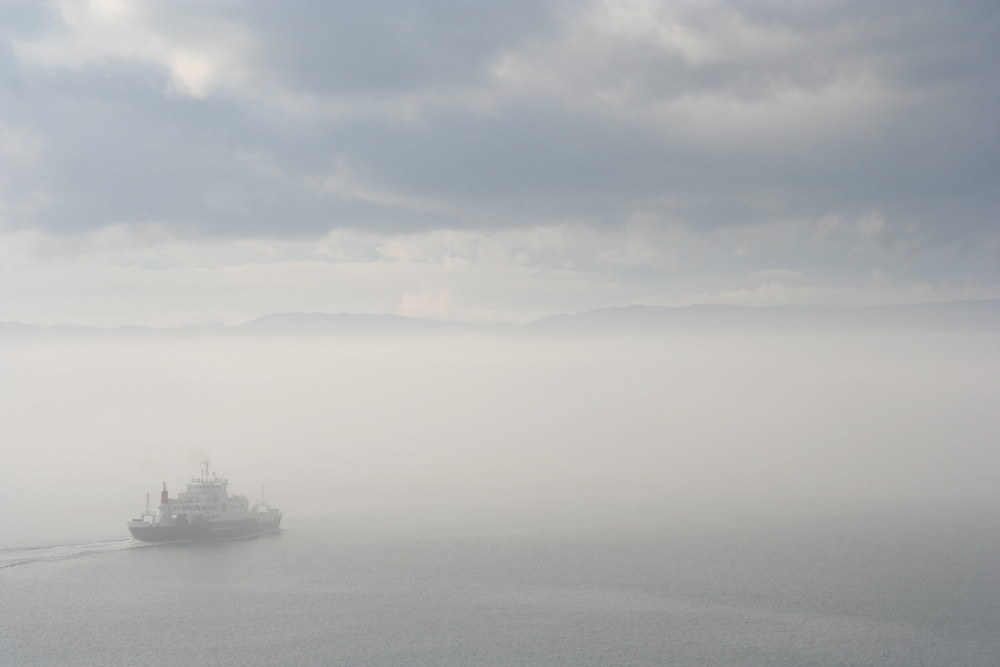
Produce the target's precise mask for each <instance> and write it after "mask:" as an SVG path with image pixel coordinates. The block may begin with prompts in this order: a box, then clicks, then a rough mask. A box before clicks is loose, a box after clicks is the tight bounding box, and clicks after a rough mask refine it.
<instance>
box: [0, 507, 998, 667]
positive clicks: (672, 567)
mask: <svg viewBox="0 0 1000 667" xmlns="http://www.w3.org/2000/svg"><path fill="white" fill-rule="evenodd" d="M0 664H3V665H137V664H143V665H190V664H211V665H313V664H317V665H319V664H336V665H472V664H475V665H760V666H768V667H775V666H778V665H796V666H801V665H900V666H904V665H905V666H907V667H915V666H918V665H935V666H938V665H982V666H988V665H997V664H1000V512H990V511H986V510H982V509H979V510H977V509H974V508H963V509H961V510H954V511H951V512H945V511H939V512H936V513H935V512H926V511H921V512H916V511H914V512H842V513H836V512H828V513H820V512H817V513H814V514H812V515H805V514H800V515H793V514H790V513H789V514H785V515H775V514H766V513H761V514H758V515H754V514H753V513H748V514H745V515H742V516H741V517H740V518H739V519H738V520H737V519H736V518H735V517H733V518H730V519H726V518H725V517H715V518H704V519H697V520H695V519H683V518H678V517H676V516H675V517H673V518H669V517H666V516H662V515H659V514H656V513H655V512H647V513H643V512H641V511H636V512H633V513H630V514H628V515H627V516H604V517H602V518H597V517H584V516H575V517H569V516H547V517H539V516H534V517H531V518H530V519H529V518H527V517H526V516H523V515H517V514H513V515H507V516H495V515H494V516H482V517H477V516H475V514H474V513H473V514H472V515H468V514H467V515H465V516H461V517H447V516H436V517H434V516H419V515H413V514H410V515H406V516H401V515H399V516H396V515H393V514H392V513H388V514H380V515H375V514H372V515H365V514H357V515H354V516H340V517H328V518H326V519H310V520H308V521H304V520H300V521H296V520H295V519H294V518H289V519H288V520H287V527H286V529H285V530H283V531H282V532H281V533H279V534H273V535H265V536H260V537H256V538H253V539H245V540H235V541H223V542H207V543H197V542H176V543H167V544H155V545H147V544H143V543H139V542H135V541H133V540H128V539H118V540H101V541H93V542H86V543H83V542H81V543H74V544H61V545H34V546H31V545H29V546H18V547H10V548H4V549H2V550H0Z"/></svg>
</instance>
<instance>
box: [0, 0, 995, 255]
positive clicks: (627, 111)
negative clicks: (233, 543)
mask: <svg viewBox="0 0 1000 667" xmlns="http://www.w3.org/2000/svg"><path fill="white" fill-rule="evenodd" d="M80 7H81V5H78V6H77V10H78V13H79V9H80ZM139 7H142V11H143V12H145V13H146V16H145V18H144V20H143V21H135V22H133V23H129V24H127V28H128V30H131V31H132V32H127V33H125V34H127V35H129V34H131V35H133V37H136V36H138V38H139V39H140V40H146V41H148V42H149V43H150V44H153V45H157V44H158V45H159V47H157V48H158V49H159V50H156V49H153V50H150V49H152V47H150V49H146V48H145V47H144V46H143V44H144V43H145V42H142V41H140V44H139V45H137V46H133V47H129V48H125V47H123V48H121V49H113V48H105V49H104V50H103V51H102V47H101V46H100V44H98V45H97V46H95V40H94V38H91V39H90V40H89V41H88V40H86V39H84V40H77V41H76V42H73V41H72V38H73V35H74V34H77V33H79V32H80V31H86V30H93V29H94V28H93V26H94V25H99V23H98V22H97V20H96V19H95V20H94V21H91V22H90V23H80V22H79V21H77V22H76V23H74V19H73V17H72V16H69V17H68V18H67V14H66V13H65V12H63V14H62V18H59V17H60V14H59V12H58V11H56V10H57V9H58V6H51V7H50V8H49V9H48V10H47V11H45V12H38V11H37V10H33V9H29V8H28V7H27V5H15V11H14V14H15V16H14V19H16V20H12V22H11V23H10V24H9V26H8V28H7V29H6V30H5V31H4V32H2V33H0V34H2V35H3V39H4V43H3V44H2V45H0V69H2V79H3V81H4V83H5V86H4V88H0V96H2V97H3V100H2V106H0V128H2V129H3V131H4V132H5V133H6V135H5V136H6V137H7V139H6V142H5V144H3V145H4V146H7V147H8V150H7V151H6V154H4V155H3V157H2V158H0V160H2V164H0V170H2V171H0V173H3V174H4V175H6V178H5V179H4V183H3V184H2V185H0V188H2V196H3V197H4V199H5V201H6V205H5V206H4V207H3V208H0V215H2V216H3V218H2V220H0V224H2V225H4V226H6V227H7V228H23V227H41V228H46V229H50V230H79V229H87V228H95V227H100V226H103V225H107V224H112V223H119V222H129V221H135V220H152V221H157V222H161V223H165V224H170V225H173V226H175V228H176V229H178V230H188V231H189V232H192V233H208V234H225V235H231V234H237V235H238V234H252V235H260V234H262V233H266V234H273V235H287V234H301V233H306V234H315V233H318V232H320V231H322V230H325V229H330V228H336V227H355V228H367V229H376V230H399V229H424V228H440V227H474V226H487V227H500V226H510V225H514V226H522V225H531V224H541V223H546V222H550V221H554V220H562V219H567V218H571V219H574V220H581V221H585V222H587V223H589V224H591V225H596V226H607V227H615V226H618V225H620V224H622V223H623V222H626V221H628V220H629V219H631V218H633V217H634V216H636V215H644V216H647V217H648V218H650V219H657V220H664V221H681V222H686V223H689V224H691V225H693V226H694V227H696V228H708V229H716V228H720V227H726V226H733V225H753V224H760V223H763V222H767V221H770V220H781V219H793V218H819V217H822V216H828V215H837V216H847V217H850V216H859V215H864V214H865V213H866V212H869V211H873V210H874V211H877V212H878V213H879V215H881V216H882V217H883V218H884V219H885V220H886V221H887V223H888V224H887V225H886V226H885V227H884V229H882V230H880V231H879V232H878V234H877V235H876V236H877V239H876V240H877V241H879V242H881V243H886V244H892V243H894V240H893V238H894V235H896V236H899V235H902V236H905V237H906V238H907V239H908V241H907V242H910V243H914V242H924V243H940V242H944V241H947V242H951V243H957V244H963V243H966V244H975V243H977V242H979V241H980V240H981V239H983V238H985V237H988V236H989V235H990V234H991V233H993V231H994V230H995V228H996V222H997V221H996V211H997V210H1000V198H998V194H997V188H996V187H995V183H996V182H997V180H998V176H1000V164H998V155H1000V150H998V149H1000V132H998V120H997V119H998V118H1000V92H998V91H1000V83H998V82H1000V77H998V76H997V65H996V64H997V63H998V62H1000V14H998V9H997V7H996V6H995V5H992V4H990V3H972V2H969V3H932V2H926V3H921V2H917V3H907V4H906V5H900V4H898V3H869V2H864V3H860V2H858V3H807V4H806V3H787V4H786V3H776V2H739V3H729V4H726V3H719V4H710V5H709V4H687V3H678V4H676V5H673V4H669V3H667V4H664V5H657V4H656V3H609V4H608V5H607V6H606V7H604V8H603V9H602V8H601V7H600V6H598V5H584V4H582V3H579V4H578V3H567V4H556V3H551V4H546V3H541V2H524V3H494V2H477V3H470V2H430V1H424V2H402V1H400V2H379V3H371V2H336V3H327V2H314V3H302V2H300V3H280V4H279V3H271V2H254V3H238V4H237V3H200V2H199V3H194V2H190V3H184V4H182V3H158V4H149V3H147V4H143V5H140V6H139ZM630 8H631V9H634V10H635V11H633V12H632V14H630V15H629V17H627V18H628V21H626V24H627V25H626V27H625V28H623V27H622V25H620V24H619V23H620V22H619V23H615V21H616V20H619V19H618V18H616V15H615V12H619V13H620V12H622V11H626V10H629V9H630ZM639 10H642V11H639ZM9 11H10V10H9V9H8V12H9ZM619 18H620V17H619ZM81 25H82V26H83V27H81ZM11 26H13V27H11ZM142 31H146V32H142ZM133 33H136V34H133ZM116 34H119V35H120V34H121V33H116ZM123 39H124V38H123ZM228 39H233V40H236V41H235V42H234V43H238V44H241V45H243V46H242V47H241V49H228V50H227V49H225V48H222V47H219V51H218V52H217V53H216V54H215V55H219V53H221V54H222V56H220V58H221V60H219V63H221V64H219V63H216V65H217V67H216V69H215V70H210V74H211V73H213V72H214V74H212V76H209V77H208V78H207V79H205V82H204V83H199V80H197V79H196V78H195V79H192V81H194V83H189V84H187V88H185V86H184V85H179V84H178V83H177V82H178V81H181V84H184V79H183V77H184V76H185V74H184V72H185V70H184V69H183V67H184V65H183V61H182V60H178V58H180V57H181V56H183V55H184V54H186V53H188V52H189V51H190V50H191V49H194V50H195V52H197V50H198V49H199V48H200V49H201V50H202V52H203V53H204V52H207V53H209V56H206V57H209V58H210V56H211V55H212V48H213V44H215V43H217V42H218V43H219V44H222V45H223V46H225V44H228V42H226V41H225V40H228ZM59 40H63V42H59ZM67 40H69V41H68V42H67ZM240 40H242V41H240ZM47 41H48V42H56V43H63V48H62V50H61V51H60V50H58V49H56V51H55V52H56V53H57V56H55V57H54V59H55V61H58V62H53V57H48V56H45V57H42V56H38V55H37V54H38V51H32V48H33V46H34V47H37V46H38V45H39V44H45V43H46V42H47ZM65 43H69V44H70V46H69V47H65ZM81 44H82V46H81ZM74 45H75V46H74ZM171 45H173V46H171ZM174 47H176V48H174ZM171 48H174V50H171ZM73 49H76V51H74V50H73ZM50 51H51V50H50ZM67 51H69V52H70V54H71V55H69V56H65V55H62V56H60V55H58V54H60V53H62V54H65V52H67ZM45 53H49V52H45ZM74 54H75V55H74ZM178 54H180V55H178ZM46 57H48V60H46ZM59 58H62V60H61V61H59ZM74 58H77V59H78V60H80V62H78V63H73V62H71V61H72V60H73V59H74ZM179 62H180V63H181V64H180V65H178V63H179ZM505 67H506V68H507V69H506V70H505V69H504V68H505ZM196 73H197V72H196ZM206 76H207V75H206ZM213 76H214V78H212V77H213ZM178 77H180V78H178ZM11 146H13V148H10V147H11ZM15 149H18V150H20V151H21V154H18V153H17V150H15ZM331 178H332V179H333V180H332V181H331ZM338 179H339V180H338Z"/></svg>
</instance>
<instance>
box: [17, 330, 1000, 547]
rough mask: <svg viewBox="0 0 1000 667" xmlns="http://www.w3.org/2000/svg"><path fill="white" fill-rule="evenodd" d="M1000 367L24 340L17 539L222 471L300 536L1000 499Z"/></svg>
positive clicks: (43, 536) (813, 344)
mask: <svg viewBox="0 0 1000 667" xmlns="http://www.w3.org/2000/svg"><path fill="white" fill-rule="evenodd" d="M998 371H1000V355H997V354H996V344H995V341H994V339H993V337H991V336H989V335H986V334H977V333H949V334H930V333H923V334H901V333H899V332H893V333H889V332H885V333H879V332H867V333H860V334H833V333H821V332H812V333H809V334H801V333H799V334H796V333H791V332H778V333H758V334H752V335H746V334H739V333H735V332H734V333H711V334H698V333H691V334H684V335H668V336H658V337H654V336H640V335H627V334H621V335H606V336H593V337H583V336H578V337H574V336H562V337H538V338H531V337H502V336H486V335H439V336H383V337H373V338H362V337H336V336H331V337H323V336H313V337H310V336H286V337H266V338H237V337H231V338H227V337H222V338H198V337H191V338H141V339H130V338H118V339H115V338H112V339H97V340H87V341H72V340H63V341H56V340H50V341H39V342H30V343H29V342H26V343H18V344H9V345H5V346H4V347H2V348H0V404H2V405H4V418H3V419H2V420H0V440H2V441H3V442H4V443H7V446H6V447H5V454H6V460H5V465H4V466H3V467H2V468H0V502H2V504H3V506H4V507H8V508H17V510H16V511H14V512H7V513H5V514H6V515H5V518H4V534H5V535H6V536H7V537H6V539H7V540H8V542H9V543H10V544H16V543H21V542H25V543H33V541H36V542H37V541H39V540H41V541H43V542H48V541H52V542H59V541H61V540H64V539H66V538H67V537H72V536H75V535H76V536H80V537H84V538H88V539H113V538H115V537H117V536H120V535H121V534H122V533H124V531H125V529H124V525H123V524H124V521H125V520H126V519H128V518H130V517H133V516H137V515H138V513H139V512H140V511H141V510H142V509H143V507H144V504H145V494H146V493H147V492H150V493H152V494H153V497H154V498H153V500H154V504H155V500H156V493H157V491H158V489H159V486H160V483H161V482H163V481H165V482H167V484H168V488H170V489H171V491H172V492H174V491H176V490H179V489H180V487H181V485H182V484H183V482H184V481H185V480H186V479H187V478H188V477H190V476H191V475H192V474H193V473H194V472H195V471H196V469H197V466H198V463H199V462H200V461H201V460H203V459H206V458H207V459H210V460H211V461H212V462H213V465H214V467H215V468H216V469H217V471H218V472H219V473H220V474H222V475H225V476H227V477H228V478H229V479H230V489H231V491H232V492H236V493H243V494H245V495H247V496H249V497H250V498H251V499H253V498H256V497H257V496H258V495H259V493H260V488H261V486H264V487H265V494H266V497H267V499H268V500H271V501H273V502H274V503H275V504H276V505H278V506H279V507H281V508H282V510H283V511H284V512H285V514H286V525H287V526H289V527H293V526H294V525H295V524H296V522H297V521H299V520H303V519H306V518H308V517H317V516H324V515H351V514H352V513H364V512H370V511H373V510H378V511H379V512H382V513H387V514H389V515H393V514H398V515H407V514H410V515H415V516H420V515H424V516H432V515H442V516H448V515H453V516H467V515H470V514H473V515H474V514H476V513H483V512H501V513H506V514H508V515H510V516H513V517H517V516H524V517H530V516H533V515H537V514H539V513H553V514H556V515H558V514H562V515H564V516H574V514H576V515H579V516H585V515H591V514H595V513H596V514H599V515H602V516H612V517H613V516H620V517H621V518H623V519H625V518H628V517H634V516H635V515H636V513H640V514H641V513H643V512H651V513H669V514H673V515H678V516H701V515H706V516H707V515H711V514H718V515H722V516H725V515H733V516H735V515H738V514H741V513H744V512H747V511H752V512H777V513H788V512H792V513H802V512H806V513H808V512H810V511H818V512H828V511H831V510H834V511H838V510H877V509H878V508H880V507H895V506H900V505H904V506H905V505H927V506H935V505H940V504H942V503H943V504H947V505H951V504H955V503H958V504H965V503H968V504H970V505H975V504H977V503H987V504H992V505H993V506H995V505H996V503H997V502H998V500H1000V492H998V491H997V488H996V485H995V477H996V472H997V470H998V469H1000V454H998V453H997V451H996V448H995V446H994V444H995V443H994V439H995V434H996V433H998V432H1000V416H998V414H997V412H996V411H995V410H994V409H993V404H994V401H995V397H996V396H997V395H1000V372H998Z"/></svg>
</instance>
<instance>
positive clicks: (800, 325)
mask: <svg viewBox="0 0 1000 667" xmlns="http://www.w3.org/2000/svg"><path fill="white" fill-rule="evenodd" d="M880 328H886V329H893V330H899V329H914V330H942V331H947V330H989V331H994V330H1000V299H991V300H982V301H943V302H933V303H919V304H913V305H905V306H874V307H868V308H835V307H823V306H779V307H761V308H754V307H744V306H725V305H700V306H682V307H676V308H672V307H664V306H639V305H635V306H627V307H623V308H601V309H599V310H591V311H587V312H583V313H577V314H573V315H550V316H548V317H544V318H542V319H540V320H535V321H534V322H529V323H527V324H523V325H513V324H502V323H468V322H445V321H441V320H431V319H423V318H414V317H402V316H399V315H379V314H349V313H341V314H330V313H275V314H272V315H264V316H263V317H258V318H257V319H254V320H250V321H249V322H245V323H243V324H240V325H237V326H226V325H223V324H208V325H187V326H182V327H173V328H151V327H140V326H123V327H115V328H101V327H89V326H75V325H65V326H62V325H58V326H48V327H41V326H36V325H32V324H23V323H21V322H0V340H3V339H25V338H28V339H34V338H94V337H104V336H108V335H113V336H148V335H157V336H164V335H167V336H192V335H194V336H232V335H246V336H272V335H312V336H316V335H324V336H326V335H342V336H351V335H353V336H361V335H363V336H385V335H414V334H438V333H448V332H478V333H494V334H514V335H550V334H598V333H670V332H688V331H729V330H733V331H743V330H774V329H789V330H798V329H801V330H823V329H832V330H842V329H843V330H854V329H862V330H863V329H880Z"/></svg>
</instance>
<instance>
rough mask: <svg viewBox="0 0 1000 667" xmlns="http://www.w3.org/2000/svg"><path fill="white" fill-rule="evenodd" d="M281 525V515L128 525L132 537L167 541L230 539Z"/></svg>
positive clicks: (151, 540)
mask: <svg viewBox="0 0 1000 667" xmlns="http://www.w3.org/2000/svg"><path fill="white" fill-rule="evenodd" d="M280 526H281V517H280V516H279V517H278V518H277V519H274V520H273V521H258V520H257V519H241V520H239V521H213V522H211V523H189V524H181V525H178V526H129V529H128V530H129V532H130V533H132V537H134V538H135V539H137V540H142V541H143V542H168V541H170V540H232V539H236V538H239V537H250V536H251V535H260V534H261V533H273V532H274V531H276V530H278V529H279V528H280Z"/></svg>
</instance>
